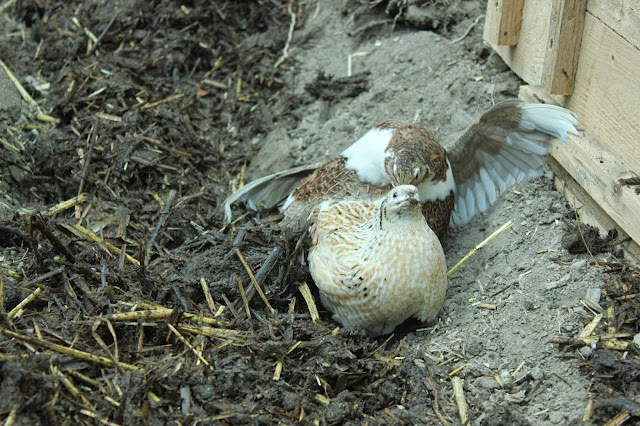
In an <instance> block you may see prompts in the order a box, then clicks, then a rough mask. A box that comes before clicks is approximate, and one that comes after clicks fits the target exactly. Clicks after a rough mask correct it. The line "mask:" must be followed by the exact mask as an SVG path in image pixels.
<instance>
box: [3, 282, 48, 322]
mask: <svg viewBox="0 0 640 426" xmlns="http://www.w3.org/2000/svg"><path fill="white" fill-rule="evenodd" d="M40 293H42V287H38V288H37V289H35V290H34V291H33V292H32V293H31V294H29V295H28V296H27V297H25V298H24V300H23V301H22V302H20V303H18V304H17V305H16V307H15V308H13V309H12V310H10V311H9V313H8V314H7V317H8V318H9V319H13V317H15V316H16V315H17V314H18V312H20V311H21V310H22V309H23V308H24V307H25V306H27V305H28V304H29V303H31V302H33V299H35V298H36V297H38V295H40Z"/></svg>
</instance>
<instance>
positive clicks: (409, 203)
mask: <svg viewBox="0 0 640 426" xmlns="http://www.w3.org/2000/svg"><path fill="white" fill-rule="evenodd" d="M418 203H420V200H419V199H418V194H417V193H416V194H414V195H413V196H412V197H409V198H407V199H406V200H404V201H402V204H405V205H407V206H411V207H413V206H415V205H416V204H418Z"/></svg>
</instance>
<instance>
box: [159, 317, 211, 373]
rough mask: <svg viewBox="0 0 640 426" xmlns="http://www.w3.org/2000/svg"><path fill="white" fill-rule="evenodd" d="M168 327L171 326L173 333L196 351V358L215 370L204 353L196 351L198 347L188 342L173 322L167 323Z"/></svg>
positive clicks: (192, 350)
mask: <svg viewBox="0 0 640 426" xmlns="http://www.w3.org/2000/svg"><path fill="white" fill-rule="evenodd" d="M167 327H169V330H171V331H172V332H173V334H175V335H176V336H178V339H180V341H181V342H182V343H183V344H184V345H185V346H186V347H187V348H189V349H191V352H193V353H194V355H195V356H196V358H198V359H199V360H200V361H201V362H202V363H203V364H204V365H206V366H207V367H209V370H211V371H213V366H212V365H211V364H209V361H207V360H206V359H204V357H203V356H202V354H201V353H200V352H198V351H196V348H194V347H193V346H191V343H189V342H187V339H185V338H184V337H182V334H180V332H179V331H178V330H177V329H176V328H175V327H174V326H172V325H171V324H167Z"/></svg>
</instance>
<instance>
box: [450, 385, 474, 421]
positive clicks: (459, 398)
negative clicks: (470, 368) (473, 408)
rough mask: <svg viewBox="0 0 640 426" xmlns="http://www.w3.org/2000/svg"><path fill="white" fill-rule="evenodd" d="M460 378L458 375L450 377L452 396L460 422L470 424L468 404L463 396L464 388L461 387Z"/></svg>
mask: <svg viewBox="0 0 640 426" xmlns="http://www.w3.org/2000/svg"><path fill="white" fill-rule="evenodd" d="M462 383H463V381H462V379H461V378H460V377H458V376H454V377H452V378H451V384H452V385H453V396H454V398H455V400H456V405H458V414H459V415H460V423H462V424H463V425H468V424H471V422H470V421H469V406H468V405H467V400H466V398H465V397H464V390H463V388H462Z"/></svg>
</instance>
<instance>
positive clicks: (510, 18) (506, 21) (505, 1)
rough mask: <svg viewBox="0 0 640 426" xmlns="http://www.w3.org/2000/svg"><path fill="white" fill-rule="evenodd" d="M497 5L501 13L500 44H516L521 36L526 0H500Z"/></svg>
mask: <svg viewBox="0 0 640 426" xmlns="http://www.w3.org/2000/svg"><path fill="white" fill-rule="evenodd" d="M496 7H497V8H498V11H499V13H500V24H499V25H498V44H499V45H501V46H504V45H506V46H515V45H516V44H518V38H519V37H520V27H521V25H522V8H523V7H524V0H498V1H497V4H496Z"/></svg>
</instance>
